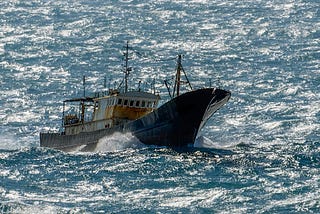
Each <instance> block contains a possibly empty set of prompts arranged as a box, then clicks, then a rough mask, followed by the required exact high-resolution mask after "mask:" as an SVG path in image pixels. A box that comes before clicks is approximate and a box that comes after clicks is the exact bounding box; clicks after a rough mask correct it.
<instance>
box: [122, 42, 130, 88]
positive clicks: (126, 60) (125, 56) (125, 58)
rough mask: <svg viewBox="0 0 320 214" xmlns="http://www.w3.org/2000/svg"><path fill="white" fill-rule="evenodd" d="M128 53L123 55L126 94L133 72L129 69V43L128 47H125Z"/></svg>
mask: <svg viewBox="0 0 320 214" xmlns="http://www.w3.org/2000/svg"><path fill="white" fill-rule="evenodd" d="M125 48H126V52H125V53H124V54H123V55H124V60H125V64H124V84H125V85H124V92H128V77H129V74H130V71H131V68H130V67H128V61H129V42H128V41H127V45H126V46H125Z"/></svg>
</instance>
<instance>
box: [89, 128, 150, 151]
mask: <svg viewBox="0 0 320 214" xmlns="http://www.w3.org/2000/svg"><path fill="white" fill-rule="evenodd" d="M143 147H145V145H144V144H143V143H141V142H140V141H139V140H138V139H137V138H136V137H135V136H133V135H132V134H131V133H130V132H128V133H120V132H115V133H113V134H112V135H109V136H106V137H103V138H101V139H100V140H99V141H98V143H97V145H96V148H95V149H94V151H93V152H114V151H119V150H126V149H130V148H131V149H139V148H143Z"/></svg>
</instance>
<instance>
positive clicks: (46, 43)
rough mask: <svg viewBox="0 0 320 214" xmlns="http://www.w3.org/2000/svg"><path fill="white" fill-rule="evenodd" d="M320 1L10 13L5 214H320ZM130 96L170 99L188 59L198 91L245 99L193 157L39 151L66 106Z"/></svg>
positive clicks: (3, 132)
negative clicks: (125, 91)
mask: <svg viewBox="0 0 320 214" xmlns="http://www.w3.org/2000/svg"><path fill="white" fill-rule="evenodd" d="M319 8H320V4H319V1H318V0H272V1H271V0H246V1H240V0H210V1H209V0H177V1H168V0H157V1H154V0H148V1H147V0H119V1H111V0H68V1H62V0H54V1H53V0H28V1H26V0H2V1H1V2H0V74H1V75H0V213H42V214H43V213H319V212H320V10H319ZM127 41H128V42H129V46H130V54H131V55H130V61H129V63H130V67H132V68H133V69H132V72H131V76H130V82H129V86H130V88H132V89H137V87H138V82H139V81H141V84H142V87H143V88H144V89H145V90H152V84H151V83H152V82H155V86H156V87H155V88H156V90H157V93H159V94H160V96H161V103H160V104H162V103H164V102H166V101H167V100H169V95H168V93H167V90H166V88H165V85H164V80H165V79H167V80H169V81H171V82H172V78H173V76H174V69H175V66H176V59H177V55H178V54H182V55H183V61H182V63H183V67H184V70H185V71H186V72H187V74H188V77H189V79H190V81H191V83H192V85H193V87H194V88H202V87H208V86H210V85H212V86H215V87H220V88H222V89H226V90H229V91H231V93H232V97H231V99H230V100H229V102H228V103H227V104H226V105H225V106H223V107H222V108H221V109H220V110H219V111H218V112H216V113H215V114H214V115H213V117H212V118H211V119H210V120H209V122H208V123H207V124H206V126H205V127H204V128H203V129H202V130H201V132H200V133H199V134H198V138H197V140H196V142H195V145H194V147H188V148H184V149H181V150H174V149H171V148H166V147H157V146H146V145H143V144H142V143H140V142H139V141H138V140H137V139H135V138H134V137H133V136H132V135H131V134H130V133H127V134H119V133H115V134H114V135H112V136H110V137H108V138H104V139H102V140H101V141H100V142H99V145H98V147H97V149H96V151H94V152H90V153H84V152H80V151H74V152H71V153H65V152H61V151H56V150H53V149H48V148H42V147H40V146H39V133H40V132H54V131H59V130H61V117H62V102H63V100H65V99H70V98H73V97H79V96H82V94H83V85H82V78H83V76H86V91H87V93H88V94H89V93H94V92H98V91H102V90H103V89H104V88H105V86H107V87H115V86H117V85H119V83H120V82H121V81H122V79H123V72H122V70H121V69H122V64H123V62H122V58H123V52H124V46H125V44H126V42H127Z"/></svg>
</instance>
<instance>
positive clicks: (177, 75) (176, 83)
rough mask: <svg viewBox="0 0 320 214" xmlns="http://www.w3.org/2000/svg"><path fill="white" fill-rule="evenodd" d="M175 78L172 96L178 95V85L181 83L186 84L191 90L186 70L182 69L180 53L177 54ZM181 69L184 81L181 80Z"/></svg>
mask: <svg viewBox="0 0 320 214" xmlns="http://www.w3.org/2000/svg"><path fill="white" fill-rule="evenodd" d="M176 70H177V71H176V79H175V82H174V88H173V94H172V97H177V96H179V95H180V85H181V84H188V85H189V87H190V89H191V90H192V86H191V84H190V81H189V79H188V77H187V74H186V72H185V71H184V69H183V67H182V63H181V54H179V55H178V60H177V69H176ZM181 71H182V72H183V74H184V76H185V78H186V81H181Z"/></svg>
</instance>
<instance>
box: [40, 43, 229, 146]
mask: <svg viewBox="0 0 320 214" xmlns="http://www.w3.org/2000/svg"><path fill="white" fill-rule="evenodd" d="M128 55H129V47H128V43H127V45H126V51H125V53H124V58H125V64H124V81H123V82H124V90H123V91H120V90H119V89H110V90H109V92H108V93H107V94H104V93H103V94H97V95H96V96H92V97H87V96H85V94H84V97H81V98H74V99H68V100H65V101H64V102H63V120H62V126H63V131H62V132H59V133H40V146H42V147H50V148H54V149H58V150H62V151H73V150H76V149H79V148H81V151H93V150H94V148H95V147H96V145H97V143H98V141H99V139H102V138H104V137H106V136H108V135H111V134H113V133H115V132H120V133H132V135H134V136H135V137H136V138H138V139H139V141H141V142H142V143H144V144H147V145H158V146H168V147H183V146H188V145H192V144H193V143H194V141H195V139H196V137H197V134H198V132H199V130H200V129H201V128H202V127H203V126H204V125H205V123H206V122H207V120H208V119H209V118H210V117H211V116H212V115H213V113H215V112H216V111H217V110H218V109H220V108H221V107H222V106H223V105H224V104H225V103H226V102H227V101H228V100H229V98H230V96H231V93H230V92H229V91H225V90H222V89H218V88H202V89H197V90H194V89H192V86H191V84H190V82H189V80H188V78H187V75H186V73H185V71H184V69H183V67H182V63H181V55H179V56H178V60H177V66H176V74H175V81H174V87H173V90H170V88H169V87H168V84H167V82H165V84H166V86H167V89H168V92H169V95H170V98H171V99H170V100H169V101H168V102H166V103H165V104H163V105H161V106H160V107H159V108H157V106H158V103H159V100H160V96H159V95H158V94H155V93H150V92H145V91H141V90H140V89H138V90H133V91H130V90H128V77H129V74H130V71H131V68H130V67H129V66H128V59H129V57H128ZM182 75H184V77H185V79H186V80H185V81H182V80H181V76H182ZM181 84H187V85H188V86H189V87H190V91H189V92H186V93H183V94H180V85H181ZM119 88H120V87H119ZM171 91H172V93H171ZM69 103H77V104H80V105H79V106H80V109H81V110H80V113H79V114H66V112H65V105H66V104H69ZM90 107H91V108H93V111H92V117H91V119H90V120H86V119H85V114H86V113H87V112H86V111H87V109H88V108H90Z"/></svg>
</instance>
